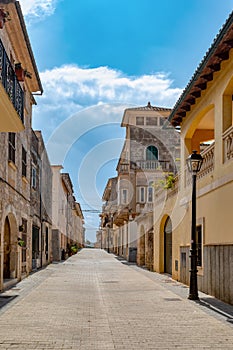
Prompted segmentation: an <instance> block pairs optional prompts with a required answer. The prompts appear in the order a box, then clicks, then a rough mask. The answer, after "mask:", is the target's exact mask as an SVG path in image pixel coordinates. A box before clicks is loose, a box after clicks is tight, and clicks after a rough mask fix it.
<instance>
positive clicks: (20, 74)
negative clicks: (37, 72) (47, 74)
mask: <svg viewBox="0 0 233 350" xmlns="http://www.w3.org/2000/svg"><path fill="white" fill-rule="evenodd" d="M15 74H16V76H17V79H18V81H24V79H25V78H30V79H31V78H32V74H31V73H29V72H28V71H27V70H26V69H23V68H22V65H21V63H16V64H15Z"/></svg>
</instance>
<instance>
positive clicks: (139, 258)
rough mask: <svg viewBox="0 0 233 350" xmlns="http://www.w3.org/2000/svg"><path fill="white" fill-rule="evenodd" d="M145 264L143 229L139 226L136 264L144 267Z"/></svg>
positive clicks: (142, 226)
mask: <svg viewBox="0 0 233 350" xmlns="http://www.w3.org/2000/svg"><path fill="white" fill-rule="evenodd" d="M145 262H146V261H145V227H144V225H141V226H140V229H139V239H138V253H137V263H138V265H139V266H144V265H145Z"/></svg>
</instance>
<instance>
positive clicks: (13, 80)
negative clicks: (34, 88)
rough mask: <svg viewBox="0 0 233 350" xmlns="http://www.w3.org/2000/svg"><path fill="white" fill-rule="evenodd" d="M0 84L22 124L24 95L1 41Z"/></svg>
mask: <svg viewBox="0 0 233 350" xmlns="http://www.w3.org/2000/svg"><path fill="white" fill-rule="evenodd" d="M0 83H2V85H3V87H4V89H5V91H6V93H7V94H8V96H9V98H10V100H11V102H12V104H13V106H14V108H15V110H16V112H17V113H18V115H19V117H20V119H21V121H22V123H23V122H24V114H23V108H24V93H23V90H22V88H21V86H20V84H19V82H18V79H17V77H16V74H15V71H14V69H13V67H12V64H11V62H10V60H9V58H8V56H7V53H6V51H5V48H4V46H3V43H2V41H1V40H0Z"/></svg>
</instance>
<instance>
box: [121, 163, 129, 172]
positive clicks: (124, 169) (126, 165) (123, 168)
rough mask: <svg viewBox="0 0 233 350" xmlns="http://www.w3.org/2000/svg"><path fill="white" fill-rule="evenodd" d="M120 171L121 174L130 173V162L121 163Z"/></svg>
mask: <svg viewBox="0 0 233 350" xmlns="http://www.w3.org/2000/svg"><path fill="white" fill-rule="evenodd" d="M118 172H119V173H121V174H128V173H129V163H121V164H120V165H119V169H118Z"/></svg>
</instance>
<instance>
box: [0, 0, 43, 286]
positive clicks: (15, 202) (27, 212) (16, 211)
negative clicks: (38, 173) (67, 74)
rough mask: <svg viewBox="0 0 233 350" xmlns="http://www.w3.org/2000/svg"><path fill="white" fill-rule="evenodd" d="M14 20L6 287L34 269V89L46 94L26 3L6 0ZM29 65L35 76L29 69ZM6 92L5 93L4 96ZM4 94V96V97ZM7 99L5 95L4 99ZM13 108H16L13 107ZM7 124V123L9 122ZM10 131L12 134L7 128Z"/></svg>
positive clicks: (6, 41) (1, 144)
mask: <svg viewBox="0 0 233 350" xmlns="http://www.w3.org/2000/svg"><path fill="white" fill-rule="evenodd" d="M1 5H2V9H3V11H7V12H9V15H10V18H11V20H10V21H7V22H5V24H4V26H3V28H1V29H0V66H1V67H0V68H1V82H0V90H2V89H3V90H4V93H7V95H8V96H9V97H8V96H7V98H8V103H7V104H5V105H4V106H3V105H0V109H1V112H0V114H2V113H3V114H4V117H5V118H6V119H7V118H8V116H10V118H13V117H14V115H13V114H12V108H14V110H16V112H17V114H18V116H20V118H18V119H19V121H20V122H18V121H17V122H15V123H14V122H13V119H12V126H11V127H9V128H8V130H7V129H4V128H3V129H2V131H4V132H2V133H1V134H0V159H1V161H0V198H1V204H0V208H1V210H0V230H1V231H0V232H1V237H0V289H1V290H2V289H3V288H5V287H7V286H8V285H9V284H10V283H13V282H15V281H17V280H20V279H21V278H23V277H24V276H26V275H27V274H28V273H29V271H30V269H31V264H30V260H31V259H30V246H31V239H32V238H31V208H30V199H31V198H30V196H31V192H30V189H31V173H30V164H31V152H30V145H31V118H32V105H33V104H35V100H34V97H33V93H34V92H37V93H39V92H40V93H42V92H43V89H42V86H41V82H40V78H39V74H38V70H37V67H36V63H35V60H34V57H33V52H32V49H31V46H30V42H29V39H28V34H27V31H26V26H25V23H24V19H23V15H22V11H21V8H20V4H19V2H18V1H17V2H16V1H2V2H1ZM26 67H27V69H28V71H30V75H31V79H29V78H28V77H27V75H26V73H25V68H26ZM1 95H2V94H1ZM2 96H3V97H4V94H3V95H2ZM1 101H5V98H3V100H2V98H1ZM12 106H13V107H12ZM3 126H4V124H3ZM6 131H9V132H6Z"/></svg>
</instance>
